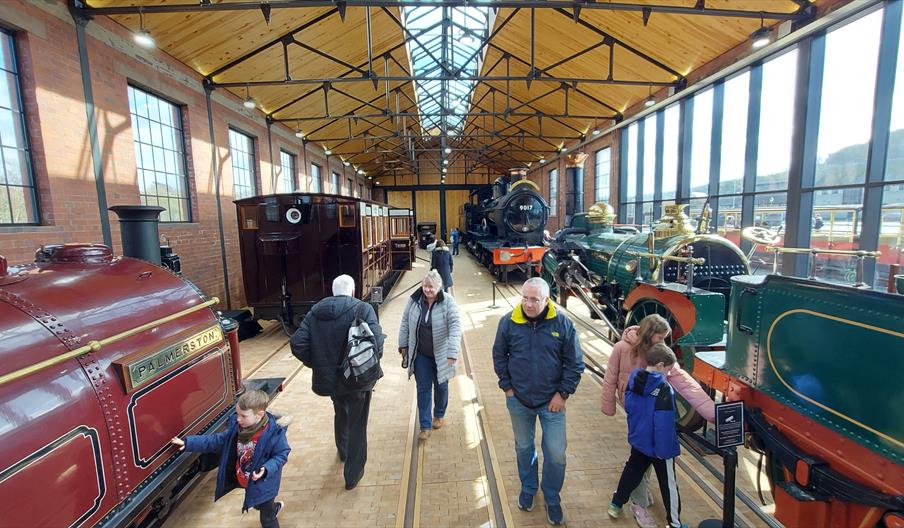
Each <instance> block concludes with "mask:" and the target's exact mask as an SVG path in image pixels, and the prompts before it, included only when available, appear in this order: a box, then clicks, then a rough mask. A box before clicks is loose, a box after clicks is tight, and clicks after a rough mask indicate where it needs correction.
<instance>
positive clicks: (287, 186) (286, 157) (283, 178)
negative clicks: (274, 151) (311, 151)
mask: <svg viewBox="0 0 904 528" xmlns="http://www.w3.org/2000/svg"><path fill="white" fill-rule="evenodd" d="M294 190H295V155H294V154H290V153H288V152H286V151H285V150H280V151H279V176H278V180H277V181H276V192H281V193H290V192H292V191H294Z"/></svg>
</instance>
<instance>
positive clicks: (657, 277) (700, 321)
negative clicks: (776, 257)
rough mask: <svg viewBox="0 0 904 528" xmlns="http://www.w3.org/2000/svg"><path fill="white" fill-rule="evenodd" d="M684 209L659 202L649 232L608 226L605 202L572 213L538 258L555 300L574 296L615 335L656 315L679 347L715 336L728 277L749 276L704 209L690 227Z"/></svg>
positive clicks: (715, 340)
mask: <svg viewBox="0 0 904 528" xmlns="http://www.w3.org/2000/svg"><path fill="white" fill-rule="evenodd" d="M684 207H687V206H686V205H669V206H666V207H665V214H664V215H663V216H662V218H661V219H660V220H659V222H657V223H656V225H655V226H653V229H652V230H651V231H650V232H648V233H638V232H636V231H634V230H631V229H626V228H624V227H621V226H614V225H613V224H612V221H613V219H614V214H613V212H612V207H611V206H609V205H608V204H605V203H598V204H594V205H593V206H592V207H591V208H590V209H589V211H588V212H587V213H579V214H577V215H575V217H574V219H573V220H572V223H571V226H570V227H569V228H566V229H563V230H562V231H560V232H559V233H557V234H556V237H555V240H554V241H553V242H551V244H550V249H549V250H548V251H547V252H546V255H545V256H544V259H543V274H544V278H546V279H547V281H548V282H549V283H550V284H551V289H552V294H553V295H554V296H555V297H556V300H557V301H558V302H559V303H562V304H565V303H566V302H567V300H568V298H569V297H570V296H572V295H575V296H578V297H580V298H581V299H582V300H583V301H584V302H585V303H586V304H588V305H589V306H590V307H591V310H592V311H593V315H594V317H595V318H599V319H603V320H604V321H605V322H606V323H607V325H608V326H609V327H610V329H611V331H612V333H613V334H614V337H618V335H619V333H620V332H621V330H623V329H624V328H627V327H628V326H631V325H634V324H637V323H638V322H639V321H640V320H641V319H643V318H644V317H645V316H647V315H649V314H652V313H658V314H660V315H662V316H663V317H665V318H666V319H668V320H669V321H670V322H671V323H672V328H673V338H674V339H677V344H678V345H682V346H702V345H712V344H714V343H719V342H721V341H722V339H723V336H724V331H723V321H724V320H725V309H726V308H727V299H728V294H729V292H730V289H731V283H730V279H731V277H734V276H735V275H746V274H749V273H750V265H749V263H748V260H747V257H746V256H745V255H744V254H743V253H742V252H741V250H740V249H739V248H738V247H737V246H736V245H735V244H734V243H732V242H731V241H729V240H728V239H726V238H723V237H721V236H718V235H713V234H708V233H705V231H706V224H707V223H708V218H707V216H706V215H704V217H703V218H702V219H701V222H700V225H699V226H698V228H697V229H694V228H693V227H691V225H690V219H689V218H688V217H687V216H686V215H685V214H684V212H683V211H682V209H683V208H684ZM684 366H685V367H687V368H691V366H692V364H691V362H690V361H686V362H685V363H684Z"/></svg>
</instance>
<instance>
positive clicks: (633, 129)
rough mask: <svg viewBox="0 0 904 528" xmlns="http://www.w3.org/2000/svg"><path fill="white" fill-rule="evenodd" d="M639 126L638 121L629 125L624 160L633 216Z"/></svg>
mask: <svg viewBox="0 0 904 528" xmlns="http://www.w3.org/2000/svg"><path fill="white" fill-rule="evenodd" d="M637 128H638V127H637V123H634V124H632V125H631V126H629V127H628V155H627V156H625V161H624V163H625V164H626V167H627V169H628V170H627V175H628V178H627V183H626V184H625V192H624V196H625V204H626V205H628V210H629V212H628V214H629V215H631V216H632V217H633V216H634V213H633V212H632V211H631V209H632V207H631V204H633V203H634V202H635V201H636V200H637ZM629 223H630V222H629Z"/></svg>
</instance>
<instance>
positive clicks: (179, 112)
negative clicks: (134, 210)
mask: <svg viewBox="0 0 904 528" xmlns="http://www.w3.org/2000/svg"><path fill="white" fill-rule="evenodd" d="M126 90H127V92H129V94H127V98H128V100H129V119H130V124H131V126H132V143H133V146H134V148H135V149H136V153H135V154H136V157H135V171H136V177H137V178H140V179H142V183H143V184H144V185H145V186H147V181H146V180H144V177H145V174H144V172H145V171H148V170H149V169H148V168H147V167H145V166H144V156H143V153H142V152H141V151H142V150H143V149H142V146H143V145H147V146H149V147H150V148H151V149H152V150H153V149H158V148H159V149H163V150H164V151H165V150H167V147H166V145H165V144H159V145H158V144H155V143H154V142H153V133H152V132H151V133H150V134H151V140H150V141H148V142H145V141H142V139H141V130H140V128H139V127H137V126H136V125H138V121H137V120H138V119H147V120H149V121H150V124H149V126H153V125H154V124H155V123H156V124H158V125H160V127H161V140H162V137H163V135H162V134H163V127H169V128H170V129H173V130H176V131H178V134H179V137H178V139H177V141H176V142H174V145H178V148H179V149H180V150H178V151H175V152H176V153H177V154H178V155H179V157H180V158H181V159H180V160H179V162H178V163H177V167H178V168H179V169H181V170H182V174H181V175H178V174H177V176H180V177H181V178H180V179H181V181H180V183H181V185H182V186H183V189H184V192H185V196H184V197H176V199H178V200H179V201H180V202H181V203H182V204H183V205H184V208H185V209H184V213H185V216H184V217H183V218H180V219H177V220H166V219H164V213H165V214H166V216H169V215H170V212H169V208H167V211H164V212H163V213H161V218H160V223H162V224H180V223H191V222H193V221H194V212H193V202H192V196H191V192H192V185H191V184H192V182H191V178H190V174H189V165H188V156H189V153H188V142H187V141H186V140H185V125H186V120H185V105H184V104H182V103H180V102H178V101H175V100H173V99H170V98H169V97H166V96H164V95H162V94H160V93H159V92H157V91H156V90H153V89H150V88H148V87H146V86H143V85H141V84H138V83H135V82H132V81H129V82H128V83H127V88H126ZM139 93H140V94H142V95H143V96H144V97H153V98H154V99H156V100H157V101H158V102H157V104H160V103H164V104H167V105H170V106H171V107H172V108H173V109H174V110H175V112H176V115H175V116H174V119H173V126H170V125H167V124H165V123H163V122H162V121H160V120H159V119H160V118H159V117H158V121H156V122H155V121H152V120H151V118H150V116H141V115H139V114H137V113H136V112H137V99H136V98H137V96H138V94H139ZM128 95H131V97H129V96H128ZM133 100H134V101H136V108H132V101H133ZM133 110H134V112H133ZM169 150H171V151H172V150H173V149H169ZM152 157H153V156H152ZM164 166H165V163H164ZM150 170H151V172H155V173H161V172H162V173H164V174H166V175H169V174H170V173H168V172H166V171H165V170H164V171H160V170H157V166H156V163H153V164H152V168H151V169H150ZM138 171H142V172H141V174H139V173H138ZM155 181H156V180H155ZM145 190H147V188H145ZM138 196H139V200H141V201H142V202H143V203H144V204H145V205H148V203H147V198H148V197H152V196H153V197H154V198H156V199H157V204H158V205H159V200H160V199H161V198H166V199H167V202H169V200H171V199H173V197H171V196H165V197H164V196H160V195H157V194H154V195H151V194H146V193H145V194H142V192H141V188H140V187H139V189H138ZM167 205H168V204H167ZM161 207H162V205H161Z"/></svg>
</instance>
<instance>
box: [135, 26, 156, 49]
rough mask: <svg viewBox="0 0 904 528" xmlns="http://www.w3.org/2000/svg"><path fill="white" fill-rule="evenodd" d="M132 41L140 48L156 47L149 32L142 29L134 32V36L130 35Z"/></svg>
mask: <svg viewBox="0 0 904 528" xmlns="http://www.w3.org/2000/svg"><path fill="white" fill-rule="evenodd" d="M132 40H134V41H135V43H136V44H138V45H139V46H141V47H142V48H153V47H154V46H155V45H156V43H155V42H154V37H152V36H151V32H150V31H148V30H146V29H144V28H141V29H139V30H138V31H136V32H135V34H134V35H132Z"/></svg>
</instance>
